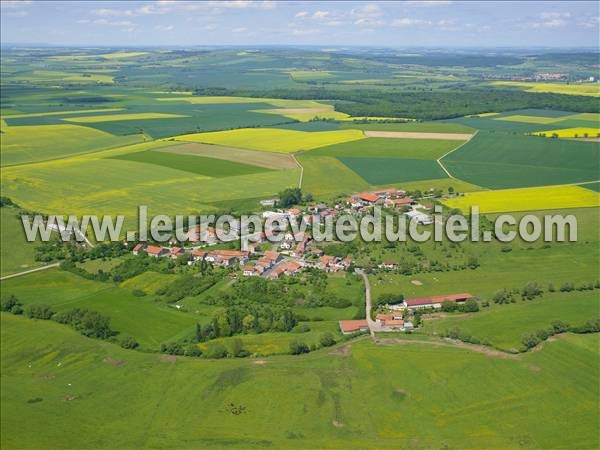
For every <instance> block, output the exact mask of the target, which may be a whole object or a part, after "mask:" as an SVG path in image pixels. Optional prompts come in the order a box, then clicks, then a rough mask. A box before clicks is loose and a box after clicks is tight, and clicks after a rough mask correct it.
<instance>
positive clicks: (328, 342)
mask: <svg viewBox="0 0 600 450" xmlns="http://www.w3.org/2000/svg"><path fill="white" fill-rule="evenodd" d="M319 342H320V343H321V346H322V347H331V346H332V345H334V344H335V338H334V337H333V334H331V333H325V334H323V336H321V339H320V340H319Z"/></svg>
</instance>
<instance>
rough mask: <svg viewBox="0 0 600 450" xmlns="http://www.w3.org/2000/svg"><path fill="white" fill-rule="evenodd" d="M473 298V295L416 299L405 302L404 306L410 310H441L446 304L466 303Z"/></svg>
mask: <svg viewBox="0 0 600 450" xmlns="http://www.w3.org/2000/svg"><path fill="white" fill-rule="evenodd" d="M470 298H473V296H472V295H471V294H464V293H463V294H448V295H434V296H431V297H414V298H409V299H406V300H404V302H403V305H404V307H405V308H409V309H419V308H441V307H442V303H444V302H456V303H464V302H465V301H467V300H468V299H470Z"/></svg>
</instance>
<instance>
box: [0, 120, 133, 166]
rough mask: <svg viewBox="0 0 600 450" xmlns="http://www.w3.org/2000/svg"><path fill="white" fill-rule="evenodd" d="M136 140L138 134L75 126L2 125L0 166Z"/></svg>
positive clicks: (72, 153) (66, 154)
mask: <svg viewBox="0 0 600 450" xmlns="http://www.w3.org/2000/svg"><path fill="white" fill-rule="evenodd" d="M140 140H141V137H140V136H139V135H138V136H127V137H118V136H113V135H111V134H108V133H105V132H103V131H98V130H94V129H93V128H87V127H83V126H79V125H44V126H20V127H12V126H11V127H3V128H2V153H1V155H2V165H3V166H6V165H12V164H23V163H29V162H34V161H44V160H47V159H54V158H63V157H65V156H70V155H74V154H78V153H86V152H90V151H94V150H99V149H102V148H107V147H116V146H118V145H126V144H131V143H133V142H139V141H140Z"/></svg>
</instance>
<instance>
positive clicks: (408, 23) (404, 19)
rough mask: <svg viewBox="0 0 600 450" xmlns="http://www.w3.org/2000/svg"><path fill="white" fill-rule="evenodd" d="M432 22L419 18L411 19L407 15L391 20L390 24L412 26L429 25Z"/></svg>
mask: <svg viewBox="0 0 600 450" xmlns="http://www.w3.org/2000/svg"><path fill="white" fill-rule="evenodd" d="M431 24H432V22H431V21H430V20H421V19H411V18H408V17H402V18H400V19H396V20H394V21H392V26H394V27H413V26H419V25H431Z"/></svg>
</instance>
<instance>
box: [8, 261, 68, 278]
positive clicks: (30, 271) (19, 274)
mask: <svg viewBox="0 0 600 450" xmlns="http://www.w3.org/2000/svg"><path fill="white" fill-rule="evenodd" d="M58 266H60V263H54V264H48V265H47V266H42V267H37V268H35V269H29V270H26V271H24V272H19V273H13V274H11V275H6V276H3V277H2V278H0V281H4V280H8V279H9V278H14V277H20V276H22V275H27V274H28V273H33V272H39V271H40V270H46V269H52V268H53V267H58Z"/></svg>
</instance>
